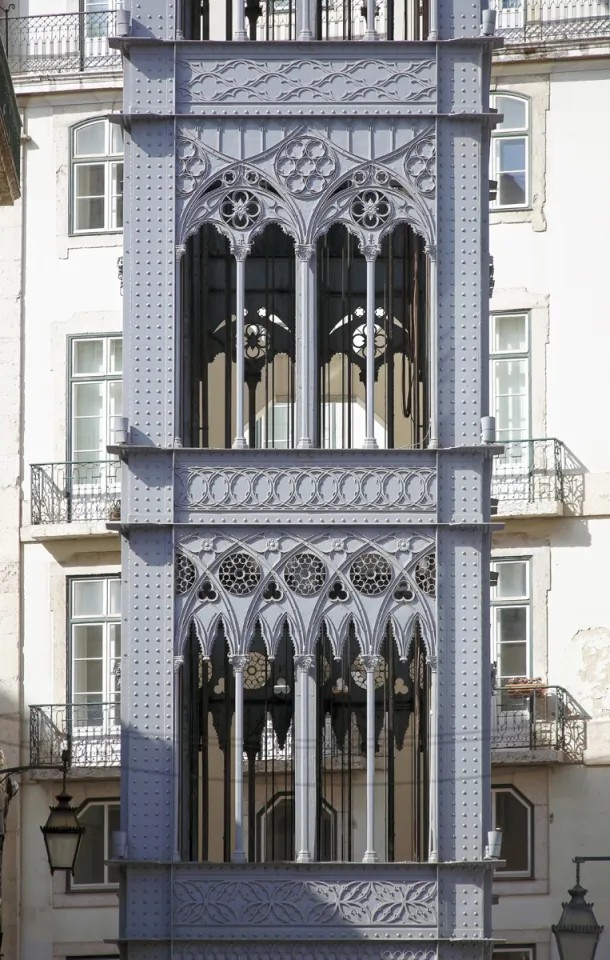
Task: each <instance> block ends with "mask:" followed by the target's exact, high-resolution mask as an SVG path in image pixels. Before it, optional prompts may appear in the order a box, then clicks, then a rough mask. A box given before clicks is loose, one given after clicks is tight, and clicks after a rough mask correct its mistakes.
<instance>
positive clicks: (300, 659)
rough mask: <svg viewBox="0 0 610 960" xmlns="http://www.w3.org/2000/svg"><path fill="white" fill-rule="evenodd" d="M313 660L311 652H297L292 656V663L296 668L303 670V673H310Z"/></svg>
mask: <svg viewBox="0 0 610 960" xmlns="http://www.w3.org/2000/svg"><path fill="white" fill-rule="evenodd" d="M315 662H316V658H315V657H314V655H313V654H312V653H297V655H296V657H295V658H294V665H295V667H296V668H297V670H303V671H304V672H305V673H310V672H311V671H312V670H313V667H314V663H315Z"/></svg>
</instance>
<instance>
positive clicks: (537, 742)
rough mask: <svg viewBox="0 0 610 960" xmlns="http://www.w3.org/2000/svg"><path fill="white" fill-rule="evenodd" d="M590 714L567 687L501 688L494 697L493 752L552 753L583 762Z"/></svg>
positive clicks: (573, 761)
mask: <svg viewBox="0 0 610 960" xmlns="http://www.w3.org/2000/svg"><path fill="white" fill-rule="evenodd" d="M588 719H589V718H588V716H587V714H586V713H585V712H584V710H583V709H582V708H581V707H580V706H579V704H578V703H577V702H576V700H575V699H574V698H573V697H572V696H571V694H569V693H568V691H567V690H564V688H563V687H547V686H543V685H540V684H538V683H533V684H531V685H527V684H521V683H519V684H515V685H509V686H501V687H499V688H498V690H497V691H496V694H495V697H494V712H493V718H492V732H491V748H492V750H516V751H519V750H521V751H534V752H536V751H538V752H539V753H541V752H542V751H547V752H548V751H552V752H553V753H559V754H561V755H562V756H561V759H564V760H567V761H570V762H572V763H582V762H583V760H584V752H585V748H586V745H587V743H586V740H587V720H588Z"/></svg>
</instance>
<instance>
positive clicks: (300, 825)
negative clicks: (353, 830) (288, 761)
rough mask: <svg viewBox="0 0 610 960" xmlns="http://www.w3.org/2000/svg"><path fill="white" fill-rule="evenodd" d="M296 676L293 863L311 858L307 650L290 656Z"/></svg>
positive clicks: (309, 660) (310, 659)
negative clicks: (294, 858) (294, 859)
mask: <svg viewBox="0 0 610 960" xmlns="http://www.w3.org/2000/svg"><path fill="white" fill-rule="evenodd" d="M294 665H295V668H296V669H297V670H298V678H299V699H300V711H299V714H300V716H299V720H300V723H299V729H298V732H297V736H296V758H295V759H296V770H297V781H296V800H297V809H296V818H295V822H296V826H297V832H298V836H297V838H296V841H297V848H298V853H297V863H310V862H311V860H312V859H313V856H312V852H311V841H310V836H309V775H308V772H309V762H308V761H309V677H310V675H311V670H312V668H313V665H314V658H313V656H311V654H305V655H303V654H300V655H298V656H296V657H295V658H294Z"/></svg>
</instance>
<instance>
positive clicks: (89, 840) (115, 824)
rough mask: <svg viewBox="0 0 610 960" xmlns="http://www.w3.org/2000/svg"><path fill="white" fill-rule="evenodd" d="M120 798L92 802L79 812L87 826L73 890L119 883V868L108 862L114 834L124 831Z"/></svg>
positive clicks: (72, 885)
mask: <svg viewBox="0 0 610 960" xmlns="http://www.w3.org/2000/svg"><path fill="white" fill-rule="evenodd" d="M119 811H120V807H119V802H118V800H114V799H113V800H94V801H90V802H88V803H87V804H86V805H85V806H84V807H83V808H82V809H81V810H80V811H79V814H78V819H79V821H80V823H81V825H82V826H83V827H84V828H85V832H84V834H83V838H82V840H81V844H80V847H79V850H78V857H77V858H76V864H75V866H74V877H73V878H72V880H71V881H70V887H71V889H80V888H84V887H87V888H91V887H108V886H114V885H116V884H118V882H119V871H118V869H117V867H112V866H108V865H107V864H106V863H105V861H106V860H108V858H109V857H110V855H111V844H112V834H113V833H115V832H116V831H117V830H120V813H119Z"/></svg>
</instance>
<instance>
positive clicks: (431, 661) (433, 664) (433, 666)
mask: <svg viewBox="0 0 610 960" xmlns="http://www.w3.org/2000/svg"><path fill="white" fill-rule="evenodd" d="M426 663H427V664H428V666H429V667H430V670H431V671H432V673H436V672H437V670H438V657H427V658H426Z"/></svg>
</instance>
